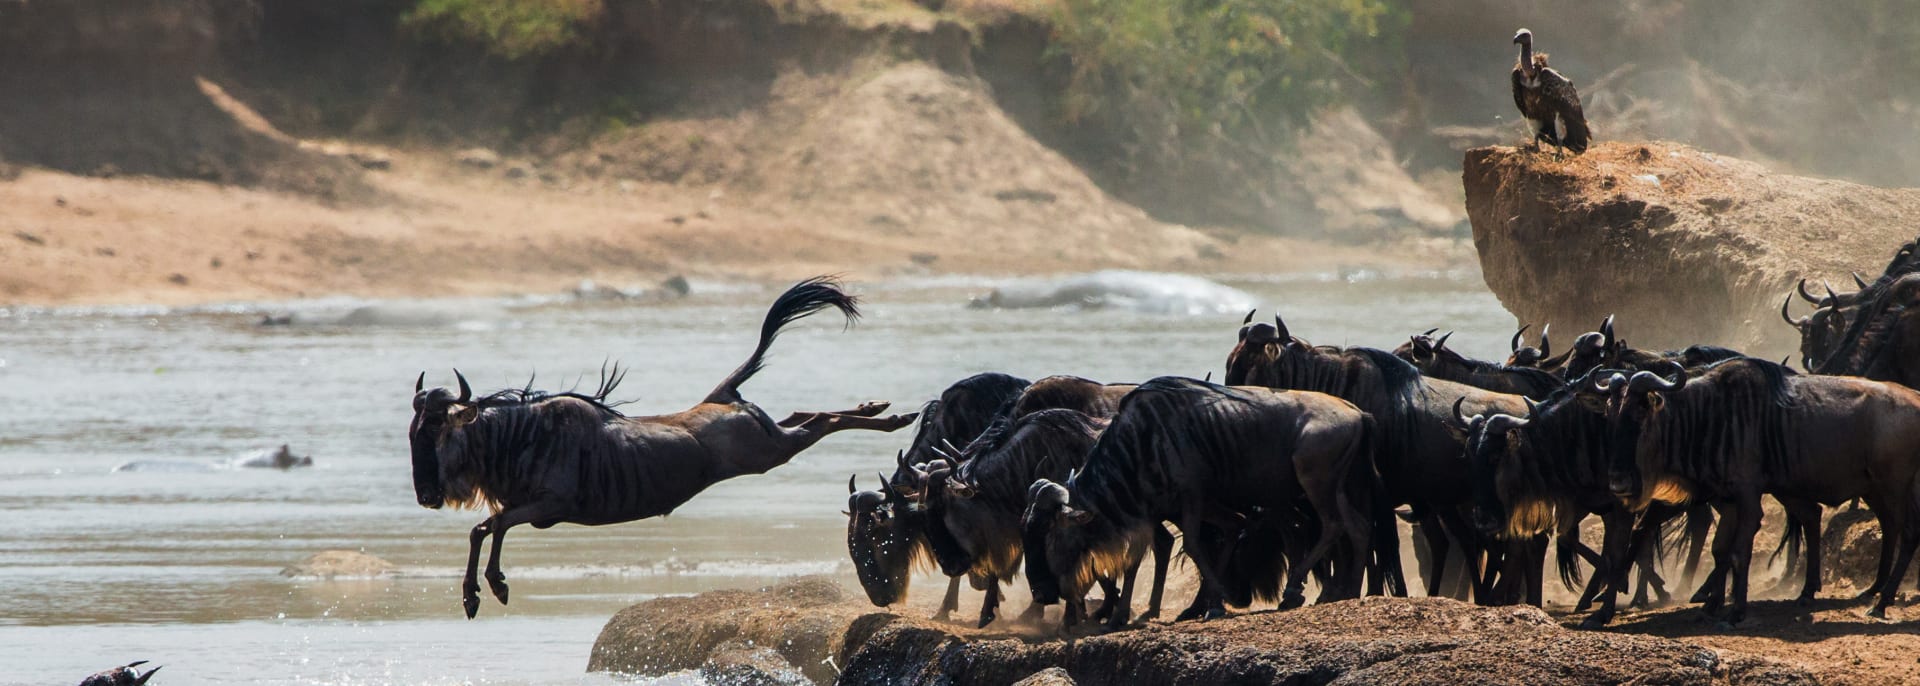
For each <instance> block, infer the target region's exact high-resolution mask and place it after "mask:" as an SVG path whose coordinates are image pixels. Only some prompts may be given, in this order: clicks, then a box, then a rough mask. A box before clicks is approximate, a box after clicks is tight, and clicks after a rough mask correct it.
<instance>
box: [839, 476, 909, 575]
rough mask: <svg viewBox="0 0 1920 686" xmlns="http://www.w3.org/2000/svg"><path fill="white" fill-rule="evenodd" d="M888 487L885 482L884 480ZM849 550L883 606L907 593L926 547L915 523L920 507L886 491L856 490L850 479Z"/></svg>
mask: <svg viewBox="0 0 1920 686" xmlns="http://www.w3.org/2000/svg"><path fill="white" fill-rule="evenodd" d="M881 487H882V488H885V487H886V484H885V483H882V484H881ZM846 515H847V553H848V555H849V556H850V557H852V558H853V571H854V575H855V576H857V577H859V579H860V587H861V588H862V589H865V590H866V592H867V599H868V600H871V601H873V604H874V605H876V606H879V607H886V606H888V605H892V604H894V603H898V602H900V601H901V600H904V599H905V598H906V597H907V586H908V583H909V581H911V579H912V574H913V565H914V561H915V558H916V556H917V555H919V554H920V553H921V552H922V548H923V547H924V546H923V545H922V544H921V543H920V541H919V540H917V539H918V537H919V536H920V535H921V533H920V528H919V527H916V526H913V524H912V522H913V518H914V517H917V516H919V515H918V510H917V508H914V507H913V506H912V505H911V504H909V503H907V502H906V501H905V500H904V499H902V498H895V497H891V496H889V495H888V494H887V493H885V492H883V491H860V490H856V489H855V486H854V480H853V479H852V478H848V479H847V511H846Z"/></svg>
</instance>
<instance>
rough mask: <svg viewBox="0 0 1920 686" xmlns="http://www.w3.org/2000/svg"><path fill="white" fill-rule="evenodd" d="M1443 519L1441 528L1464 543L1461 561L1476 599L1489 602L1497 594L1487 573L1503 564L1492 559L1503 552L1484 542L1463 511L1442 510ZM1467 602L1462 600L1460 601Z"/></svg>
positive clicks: (1458, 541)
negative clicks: (1488, 569)
mask: <svg viewBox="0 0 1920 686" xmlns="http://www.w3.org/2000/svg"><path fill="white" fill-rule="evenodd" d="M1439 517H1440V526H1441V529H1443V530H1444V531H1446V533H1447V535H1448V536H1451V537H1452V538H1453V540H1454V542H1455V543H1458V544H1460V560H1461V562H1463V563H1464V565H1463V566H1465V567H1466V569H1465V570H1464V571H1465V572H1466V577H1467V582H1468V587H1469V588H1470V589H1471V592H1472V594H1473V599H1474V600H1477V601H1480V602H1482V603H1484V602H1486V600H1487V599H1489V598H1491V597H1492V595H1493V587H1492V585H1491V583H1490V581H1489V580H1488V579H1487V578H1486V577H1485V576H1484V573H1485V570H1486V569H1487V568H1488V567H1489V566H1492V567H1493V568H1495V569H1497V568H1498V565H1499V564H1500V561H1499V560H1497V559H1492V558H1493V557H1494V556H1495V555H1499V554H1500V553H1501V552H1503V550H1502V548H1501V547H1500V546H1498V545H1491V546H1490V545H1486V544H1485V542H1484V541H1482V540H1481V539H1480V535H1479V529H1477V528H1475V527H1474V526H1473V525H1472V524H1469V523H1468V522H1467V519H1466V517H1464V516H1462V513H1461V510H1460V508H1457V507H1445V508H1440V513H1439ZM1467 599H1468V598H1465V597H1461V598H1460V600H1467Z"/></svg>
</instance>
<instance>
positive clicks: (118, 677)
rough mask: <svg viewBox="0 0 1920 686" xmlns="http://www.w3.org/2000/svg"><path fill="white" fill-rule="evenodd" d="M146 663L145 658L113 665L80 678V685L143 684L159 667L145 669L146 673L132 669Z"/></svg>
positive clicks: (116, 685)
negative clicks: (121, 664) (122, 665)
mask: <svg viewBox="0 0 1920 686" xmlns="http://www.w3.org/2000/svg"><path fill="white" fill-rule="evenodd" d="M146 663H147V661H146V660H136V661H134V662H130V663H127V666H125V667H115V668H113V669H109V670H107V671H104V672H99V673H96V674H94V675H92V676H89V677H87V678H85V679H81V680H80V686H144V684H146V683H147V680H148V679H152V678H153V675H154V674H155V673H156V672H159V671H160V668H159V667H155V668H153V669H149V670H147V673H146V674H141V673H140V670H138V669H134V668H135V667H139V666H140V665H144V664H146Z"/></svg>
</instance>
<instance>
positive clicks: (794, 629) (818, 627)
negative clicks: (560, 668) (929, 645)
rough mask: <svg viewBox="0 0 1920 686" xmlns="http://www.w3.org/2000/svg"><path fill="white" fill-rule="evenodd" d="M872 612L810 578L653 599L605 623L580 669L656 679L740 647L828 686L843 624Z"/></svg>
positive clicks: (825, 581)
mask: <svg viewBox="0 0 1920 686" xmlns="http://www.w3.org/2000/svg"><path fill="white" fill-rule="evenodd" d="M872 609H873V608H872V607H871V606H868V605H867V604H866V602H865V601H856V600H855V599H854V598H852V597H851V596H849V595H847V593H846V591H845V589H844V588H842V587H841V585H840V584H839V582H837V581H834V580H832V579H829V578H826V577H817V576H814V577H801V578H798V579H794V580H791V581H788V582H785V583H782V584H780V585H777V586H772V587H768V588H763V589H760V590H758V591H712V592H709V593H702V594H700V595H696V596H692V597H686V598H656V599H653V600H649V601H647V602H644V603H640V604H638V605H634V606H633V607H629V608H627V609H625V610H621V611H620V613H619V614H616V615H614V617H613V619H612V620H609V621H608V622H607V625H606V627H605V628H603V629H601V630H600V637H599V638H598V639H596V640H594V642H593V653H592V656H591V657H589V658H588V661H587V671H589V672H621V673H626V674H635V675H641V676H659V675H664V674H669V673H672V672H678V671H683V670H689V669H702V668H703V667H705V666H706V665H707V664H708V663H709V662H710V661H712V660H713V659H714V656H715V655H717V654H722V653H728V652H734V651H737V649H738V647H739V646H742V645H745V646H754V647H757V648H766V649H769V650H772V651H773V652H774V653H777V654H778V655H779V656H780V657H781V658H783V659H784V660H785V661H786V664H787V665H789V666H790V667H791V668H792V669H793V670H794V671H797V672H799V673H800V674H802V675H804V676H806V678H807V679H810V680H812V681H813V682H814V683H820V684H826V683H832V682H833V679H834V676H835V668H834V666H833V665H834V664H836V662H835V660H834V657H835V656H836V655H838V654H840V650H841V647H842V643H843V641H844V639H845V637H846V635H847V633H848V627H849V626H851V625H852V624H853V623H854V620H855V619H858V618H859V617H860V616H862V615H865V614H868V613H869V612H870V611H871V610H872ZM736 657H737V656H736ZM760 657H766V656H764V655H762V656H760ZM758 661H759V659H758V658H755V662H756V663H757V662H758ZM736 664H737V662H736Z"/></svg>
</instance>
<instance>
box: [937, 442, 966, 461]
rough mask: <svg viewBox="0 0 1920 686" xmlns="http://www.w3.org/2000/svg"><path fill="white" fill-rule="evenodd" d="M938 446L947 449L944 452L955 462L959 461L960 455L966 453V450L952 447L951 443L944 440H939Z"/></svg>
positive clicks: (955, 446)
mask: <svg viewBox="0 0 1920 686" xmlns="http://www.w3.org/2000/svg"><path fill="white" fill-rule="evenodd" d="M940 445H943V446H946V447H947V449H946V451H945V452H946V453H947V455H948V456H949V457H952V458H953V460H954V461H955V462H958V461H960V455H961V454H962V453H965V452H966V450H965V449H963V448H961V447H960V446H957V445H954V444H953V441H949V440H947V439H944V438H942V439H940Z"/></svg>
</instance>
